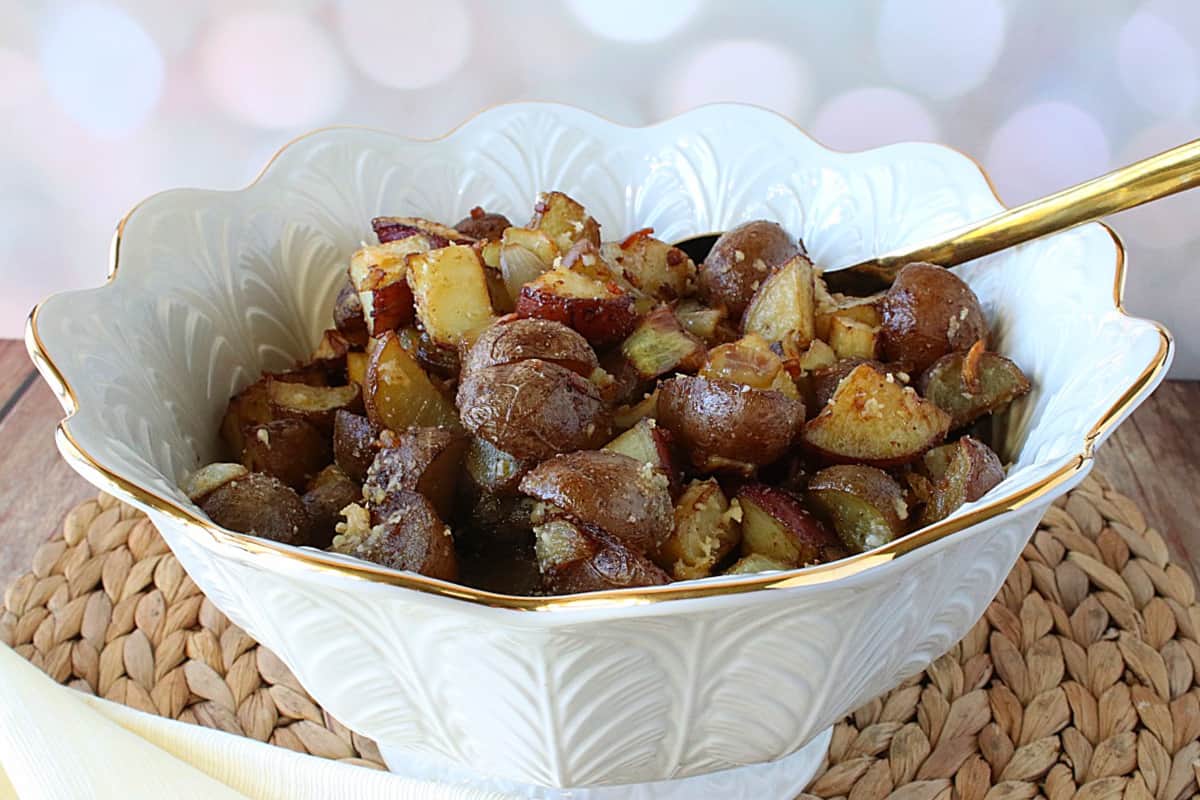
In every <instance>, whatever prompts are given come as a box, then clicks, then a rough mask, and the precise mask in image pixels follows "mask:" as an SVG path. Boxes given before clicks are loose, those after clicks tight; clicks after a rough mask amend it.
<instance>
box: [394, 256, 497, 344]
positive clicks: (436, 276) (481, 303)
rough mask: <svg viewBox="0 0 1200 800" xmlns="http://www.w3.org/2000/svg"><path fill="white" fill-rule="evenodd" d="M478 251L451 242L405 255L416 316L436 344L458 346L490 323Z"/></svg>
mask: <svg viewBox="0 0 1200 800" xmlns="http://www.w3.org/2000/svg"><path fill="white" fill-rule="evenodd" d="M483 269H484V267H483V262H482V261H480V260H479V254H478V253H476V252H475V250H474V249H472V248H471V247H468V246H467V245H452V246H450V247H442V248H439V249H437V250H430V251H429V252H428V253H418V254H417V255H414V256H412V257H411V258H409V259H408V282H409V285H410V286H412V291H413V298H414V299H415V301H416V307H417V318H418V319H419V320H420V321H421V325H422V326H423V327H424V328H425V331H426V332H427V333H428V334H429V336H430V338H431V339H433V341H434V342H436V343H437V344H442V345H446V346H448V347H458V346H459V344H461V343H462V342H464V341H473V340H474V338H475V336H476V335H477V334H478V333H479V332H480V331H481V330H483V329H484V328H486V327H487V326H488V325H490V324H491V322H492V319H493V318H494V316H495V315H494V314H493V312H492V298H491V295H490V294H488V286H487V277H486V276H485V275H484V274H483Z"/></svg>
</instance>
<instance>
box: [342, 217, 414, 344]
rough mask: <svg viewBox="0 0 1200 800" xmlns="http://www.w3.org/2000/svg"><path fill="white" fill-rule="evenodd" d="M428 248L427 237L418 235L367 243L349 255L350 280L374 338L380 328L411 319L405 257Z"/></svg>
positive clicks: (399, 325)
mask: <svg viewBox="0 0 1200 800" xmlns="http://www.w3.org/2000/svg"><path fill="white" fill-rule="evenodd" d="M431 247H433V243H432V242H431V241H430V239H429V238H428V237H426V236H422V235H419V234H418V235H416V236H409V237H407V238H404V239H398V240H396V241H393V242H388V243H386V244H381V245H368V246H367V247H364V248H362V249H361V250H359V251H358V252H356V253H355V254H354V255H353V256H352V257H351V258H350V282H351V283H352V284H353V285H354V289H355V291H357V292H358V297H359V302H360V303H361V305H362V314H363V320H364V321H365V322H366V326H367V333H368V334H369V335H371V336H375V337H378V336H380V335H381V334H382V333H383V332H384V331H388V330H394V329H396V328H400V327H403V326H405V325H408V324H410V323H411V322H412V319H413V296H412V290H411V289H410V288H409V283H408V274H407V264H408V257H409V256H410V255H412V254H414V253H423V252H426V251H428V250H429V249H430V248H431Z"/></svg>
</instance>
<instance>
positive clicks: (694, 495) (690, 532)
mask: <svg viewBox="0 0 1200 800" xmlns="http://www.w3.org/2000/svg"><path fill="white" fill-rule="evenodd" d="M741 535H742V528H741V525H740V524H739V523H738V521H737V520H736V519H734V514H733V513H732V512H731V511H730V508H729V501H728V500H727V499H726V497H725V493H724V492H723V491H721V487H720V485H718V484H717V482H716V481H715V480H713V479H711V478H709V479H708V480H705V481H699V480H697V481H692V483H691V484H690V485H689V486H688V487H687V489H685V490H684V492H683V494H682V495H680V497H679V501H678V502H677V503H676V504H675V527H674V529H673V530H672V531H671V535H670V536H668V537H667V539H666V540H665V541H664V542H663V543H662V545H660V546H659V548H658V552H657V553H655V554H654V560H655V562H657V563H658V565H659V566H660V567H662V568H663V569H665V570H666V571H667V572H669V573H670V574H671V577H673V578H674V579H675V580H677V581H686V580H693V579H695V578H706V577H708V576H709V575H711V574H712V571H713V568H714V567H716V565H717V564H719V563H720V562H721V561H722V560H723V559H724V558H725V556H727V555H729V554H730V553H732V552H733V549H734V548H735V547H737V545H738V541H739V540H740V539H741Z"/></svg>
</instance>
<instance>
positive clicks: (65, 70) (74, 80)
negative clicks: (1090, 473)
mask: <svg viewBox="0 0 1200 800" xmlns="http://www.w3.org/2000/svg"><path fill="white" fill-rule="evenodd" d="M519 99H540V100H558V101H564V102H569V103H572V104H575V105H579V106H583V107H585V108H589V109H591V110H593V111H596V112H598V113H600V114H602V115H605V116H607V117H609V118H612V119H614V120H616V121H618V122H623V123H626V124H640V123H647V122H652V121H654V120H657V119H659V118H662V117H664V116H667V115H670V114H674V113H676V112H678V111H681V110H683V109H686V108H689V107H691V106H694V105H698V104H701V103H706V102H710V101H717V100H742V101H747V102H752V103H757V104H760V105H764V106H768V107H770V108H773V109H775V110H777V111H780V112H782V113H784V114H786V115H788V116H790V117H792V118H793V119H795V120H797V121H798V122H799V123H800V124H801V125H802V126H803V127H805V128H806V129H808V130H809V131H810V132H811V133H812V134H814V135H815V136H816V137H817V138H818V139H820V140H822V141H824V142H825V143H827V144H829V145H831V146H833V147H837V148H840V149H860V148H865V147H872V146H875V145H880V144H885V143H889V142H895V141H903V140H910V139H920V140H932V141H940V142H945V143H947V144H950V145H953V146H954V147H957V148H959V149H962V150H964V151H966V152H968V153H971V154H973V155H975V156H976V157H978V158H979V159H980V160H981V161H982V162H983V163H984V164H985V165H986V167H987V168H988V169H989V170H990V172H991V174H992V177H993V179H994V181H995V183H996V185H997V187H998V189H999V191H1000V194H1001V196H1002V197H1003V198H1004V200H1005V201H1006V202H1009V203H1016V202H1020V201H1023V200H1027V199H1030V198H1033V197H1036V196H1038V195H1040V194H1044V193H1046V192H1050V191H1052V190H1055V189H1058V188H1061V187H1063V186H1066V185H1068V184H1070V183H1073V182H1076V181H1079V180H1082V179H1085V178H1088V177H1090V176H1093V175H1096V174H1099V173H1101V172H1104V171H1105V170H1107V169H1110V168H1112V167H1115V166H1117V165H1120V164H1123V163H1125V162H1128V161H1130V160H1133V159H1136V158H1140V157H1143V156H1146V155H1149V154H1151V153H1154V152H1156V151H1158V150H1161V149H1165V148H1166V147H1169V146H1171V145H1173V144H1177V143H1181V142H1183V141H1186V140H1189V139H1192V138H1195V137H1197V136H1198V135H1200V124H1198V123H1200V105H1198V100H1200V2H1196V0H1095V1H1094V2H1091V3H1077V2H1070V1H1069V0H1056V1H1055V2H1042V1H1041V0H861V1H859V2H833V1H832V0H830V2H824V1H822V2H803V3H801V2H785V1H784V0H776V1H775V2H748V1H747V0H742V2H719V1H718V0H567V2H561V3H554V2H548V1H547V0H511V1H510V2H482V0H480V1H478V2H474V1H473V0H431V2H417V1H416V0H344V1H342V2H339V1H338V0H299V1H297V2H283V0H279V1H277V2H249V1H243V0H212V1H211V2H194V1H189V0H87V1H86V2H78V0H55V1H53V2H47V1H41V2H38V1H37V0H0V336H18V335H20V332H21V329H22V326H23V324H24V319H25V316H26V314H27V312H28V310H29V308H30V307H31V306H32V305H33V304H34V303H35V302H36V301H37V300H38V299H40V298H41V297H43V296H44V295H46V294H48V293H50V292H53V291H57V290H60V289H66V288H70V287H81V286H91V285H95V284H97V283H99V282H100V281H101V280H102V278H103V276H104V274H105V270H106V264H105V259H106V257H107V252H108V244H109V239H110V237H111V233H112V230H113V225H114V224H115V222H116V220H117V219H118V218H119V217H120V216H121V215H122V214H123V213H124V212H125V211H126V210H127V209H128V208H129V207H130V206H132V205H133V204H134V203H136V202H137V201H138V200H139V199H141V198H142V197H144V196H146V195H147V194H150V193H152V192H155V191H157V190H160V189H164V188H170V187H175V186H202V187H211V188H232V187H238V186H241V185H243V184H245V183H246V182H248V181H249V180H250V178H252V177H253V175H254V174H255V173H256V172H257V171H258V170H259V168H260V167H261V166H262V165H263V164H264V163H265V161H266V160H267V158H268V157H269V156H270V155H271V153H272V152H273V151H274V150H275V149H276V148H277V147H278V146H279V145H281V144H283V143H284V142H286V141H287V140H288V139H289V138H291V137H292V136H294V135H296V134H298V133H301V132H303V131H305V130H307V129H310V128H313V127H318V126H322V125H328V124H331V123H351V124H364V125H369V126H373V127H379V128H385V129H390V130H394V131H397V132H401V133H405V134H412V135H417V136H433V135H438V134H440V133H443V132H445V131H446V130H448V129H449V128H451V127H453V126H455V125H456V124H458V123H460V122H462V121H463V120H464V119H466V118H467V117H469V116H470V115H471V114H472V113H474V112H475V111H477V110H479V109H480V108H482V107H484V106H486V105H489V104H493V103H498V102H504V101H510V100H519ZM1114 225H1115V226H1116V228H1117V229H1118V231H1119V232H1120V233H1121V234H1122V235H1123V236H1124V237H1125V239H1126V242H1127V243H1128V245H1129V249H1130V257H1131V270H1130V276H1129V287H1128V295H1127V305H1128V307H1129V308H1130V309H1131V310H1132V311H1133V312H1135V313H1139V314H1143V315H1147V316H1152V317H1156V318H1159V319H1161V320H1163V321H1165V322H1166V323H1167V324H1168V325H1170V326H1171V328H1172V329H1173V330H1174V331H1175V333H1176V336H1177V339H1178V343H1179V357H1178V359H1177V362H1176V369H1175V376H1176V377H1200V321H1198V320H1200V315H1198V314H1197V308H1196V307H1197V301H1200V268H1198V266H1197V265H1198V264H1200V192H1193V193H1192V194H1190V195H1181V196H1177V197H1175V198H1172V199H1169V200H1166V201H1163V202H1160V203H1157V204H1155V205H1153V206H1151V207H1147V208H1143V209H1139V210H1136V211H1133V212H1129V213H1126V214H1124V215H1121V216H1120V217H1118V218H1116V219H1115V221H1114Z"/></svg>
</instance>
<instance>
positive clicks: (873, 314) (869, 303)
mask: <svg viewBox="0 0 1200 800" xmlns="http://www.w3.org/2000/svg"><path fill="white" fill-rule="evenodd" d="M816 285H820V281H816ZM881 302H883V293H882V292H880V293H879V294H873V295H870V296H868V297H848V296H845V295H840V294H839V295H837V296H833V295H827V296H826V298H825V299H824V303H825V304H821V303H819V304H818V305H817V315H816V319H815V323H816V324H815V329H816V334H817V338H818V339H826V340H828V339H829V326H830V324H831V323H832V322H833V318H834V317H841V318H842V319H852V320H855V321H856V322H861V323H862V324H864V325H868V326H870V327H872V328H878V327H879V326H880V325H882V324H883V317H882V316H881V315H880V313H879V305H880V303H881Z"/></svg>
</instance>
